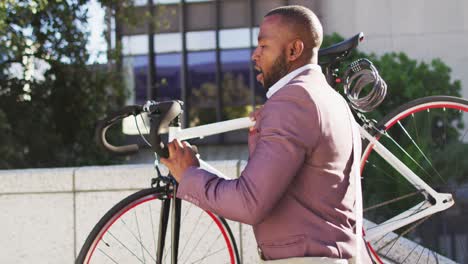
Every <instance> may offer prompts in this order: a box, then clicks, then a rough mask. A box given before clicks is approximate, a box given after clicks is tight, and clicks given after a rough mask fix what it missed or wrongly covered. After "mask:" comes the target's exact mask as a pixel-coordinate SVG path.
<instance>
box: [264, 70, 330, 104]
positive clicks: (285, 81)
mask: <svg viewBox="0 0 468 264" xmlns="http://www.w3.org/2000/svg"><path fill="white" fill-rule="evenodd" d="M305 70H315V71H318V72H322V68H320V66H319V65H318V64H306V65H304V66H302V67H300V68H297V69H295V70H294V71H292V72H290V73H288V74H286V75H285V76H284V77H283V78H281V79H279V81H277V82H276V83H275V84H273V85H272V86H271V87H270V88H269V89H268V92H267V94H266V97H267V98H270V97H271V96H273V94H275V93H276V92H277V91H278V90H279V89H281V88H283V87H284V86H285V85H286V84H288V83H289V82H290V81H291V80H292V79H294V78H295V77H296V76H297V75H299V74H300V73H302V72H303V71H305Z"/></svg>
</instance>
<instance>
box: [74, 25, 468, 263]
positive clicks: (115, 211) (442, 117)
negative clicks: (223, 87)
mask: <svg viewBox="0 0 468 264" xmlns="http://www.w3.org/2000/svg"><path fill="white" fill-rule="evenodd" d="M362 40H363V34H362V33H360V34H357V35H355V36H354V37H352V38H350V39H348V40H345V41H343V42H340V43H338V44H335V45H333V46H331V47H329V48H326V49H321V50H320V52H319V57H320V59H321V60H322V64H321V66H322V69H323V70H324V74H325V76H326V78H327V81H328V82H329V83H330V85H331V86H332V87H336V85H337V83H338V82H339V81H340V80H339V76H338V72H337V69H338V68H339V66H340V63H342V61H343V60H344V59H345V58H346V57H347V56H348V55H349V54H350V53H351V52H352V50H354V49H355V48H356V47H357V46H358V44H359V42H361V41H362ZM323 61H325V62H323ZM372 67H373V66H372V63H370V62H369V61H367V60H359V61H355V62H353V63H352V64H351V66H350V67H349V68H348V70H347V72H345V75H344V76H345V82H346V84H347V85H348V86H345V87H347V90H346V92H345V93H346V95H347V97H348V99H349V101H350V104H351V106H352V109H354V112H355V114H356V116H357V119H358V120H359V121H360V122H361V127H360V132H361V136H362V138H363V139H364V140H366V141H367V144H363V146H364V151H363V155H362V159H361V171H362V174H363V179H362V181H363V188H364V194H363V196H364V215H365V217H366V218H368V219H369V220H372V221H374V222H375V223H373V222H368V223H367V226H366V228H365V230H364V232H365V235H364V239H365V240H366V241H367V244H366V245H367V248H368V251H369V252H370V254H371V255H372V258H373V261H374V262H376V263H385V262H386V259H392V260H393V261H398V262H399V263H405V262H407V263H416V262H417V261H419V260H420V259H421V258H422V257H424V258H427V262H428V263H439V261H442V260H446V258H444V257H443V256H442V255H440V254H439V253H437V252H434V253H433V252H432V251H430V249H429V248H428V247H423V248H424V249H423V252H422V253H420V254H419V253H418V252H416V251H415V249H414V248H413V249H412V250H409V251H410V252H408V254H407V255H405V256H401V255H396V256H395V255H392V253H390V251H391V250H392V249H394V248H396V246H395V245H396V244H397V241H398V240H400V239H402V240H404V241H406V240H405V239H406V238H404V237H405V236H407V235H408V234H409V233H410V232H409V231H407V230H404V231H401V228H403V227H408V226H410V227H409V230H410V231H414V230H417V228H415V226H416V227H419V226H420V225H421V223H422V222H423V221H425V220H427V219H428V217H429V216H431V215H433V214H435V213H437V212H440V211H443V210H446V209H448V208H450V207H451V206H452V205H453V204H454V200H453V196H452V194H449V193H439V192H437V191H435V190H434V188H432V187H431V186H436V189H438V190H442V189H440V188H439V187H440V186H439V185H434V183H433V180H434V178H435V177H432V176H433V175H431V173H429V172H428V168H427V164H430V166H432V170H433V171H436V174H437V178H438V177H439V176H440V177H441V176H442V175H441V172H439V171H437V168H438V166H439V164H435V163H431V161H430V159H431V158H435V157H439V156H440V155H442V156H443V154H444V152H443V151H447V149H441V148H440V147H441V146H442V147H443V146H445V145H446V144H445V143H447V145H448V144H450V145H448V146H449V147H450V148H449V151H450V149H452V150H453V147H452V146H454V145H456V143H459V144H460V142H463V141H464V140H465V135H466V134H467V132H466V131H465V132H460V131H458V130H457V129H455V128H454V127H453V126H456V125H459V126H460V129H461V126H462V124H463V123H462V121H460V120H461V118H462V117H465V118H466V114H467V113H468V101H467V100H465V99H461V98H455V97H449V96H433V97H425V98H420V99H417V100H414V101H411V102H409V103H406V104H404V105H402V106H401V107H399V108H397V109H395V110H394V111H393V112H391V113H389V114H388V115H386V116H385V117H384V118H383V119H382V120H381V121H379V122H376V121H374V120H371V119H368V118H366V116H365V115H364V114H363V113H365V112H368V111H370V110H372V109H373V108H375V107H376V106H377V105H378V104H380V102H382V100H383V97H385V88H386V87H385V85H384V82H383V80H381V79H379V78H380V76H379V75H378V72H377V71H376V70H375V68H372ZM369 74H370V75H369ZM369 76H373V78H374V79H372V78H371V79H372V80H370V79H369ZM360 78H361V79H360ZM354 81H355V82H360V84H359V85H356V86H355V87H357V88H355V89H352V88H350V86H351V83H353V82H354ZM379 82H383V83H380V86H379V87H380V88H376V89H373V90H372V91H371V92H370V93H369V94H368V95H367V96H365V97H363V98H359V94H360V93H361V91H362V89H364V88H363V87H364V86H366V85H368V84H369V83H379ZM374 88H375V87H374ZM182 104H183V103H182V102H180V101H166V102H154V101H148V102H147V103H146V104H145V105H143V106H127V107H125V108H124V109H122V110H121V111H119V112H117V113H114V114H112V115H110V116H109V117H107V118H106V119H104V120H102V121H101V122H100V123H99V124H98V128H97V134H96V135H97V139H98V142H99V144H101V145H102V146H103V147H105V148H106V149H108V150H110V151H112V152H115V153H131V152H136V151H138V146H137V145H128V146H113V145H111V144H110V143H108V142H107V140H106V138H105V133H106V131H107V129H108V128H109V127H110V126H112V125H114V124H116V123H117V122H119V121H120V120H122V119H123V118H125V117H128V116H130V115H133V116H135V118H136V116H137V115H139V114H141V113H146V114H148V117H149V119H150V120H151V122H150V125H149V126H150V132H149V142H148V143H149V144H150V145H151V148H152V150H153V151H154V152H155V153H157V155H159V156H162V157H167V156H168V151H167V149H166V148H165V144H164V143H163V141H162V139H161V135H162V134H166V133H167V134H168V141H170V140H172V139H176V138H177V139H179V140H189V139H193V138H201V137H205V136H209V135H215V134H219V133H224V132H228V131H232V130H237V129H245V128H248V127H250V126H252V125H253V124H254V122H253V121H251V120H250V119H249V118H238V119H233V120H228V121H222V122H217V123H212V124H207V125H201V126H197V127H192V128H185V129H181V128H180V114H181V111H182ZM452 110H453V111H452ZM433 113H434V114H433ZM462 115H465V116H462ZM418 122H420V123H418ZM441 122H442V123H441ZM434 124H435V125H436V127H435V128H434V127H433V126H434ZM408 125H411V128H409V127H408ZM422 125H424V128H427V127H428V126H429V127H430V128H431V131H432V130H434V131H435V132H434V133H432V134H431V137H430V138H425V137H423V136H427V135H425V134H422V133H421V131H419V130H418V128H419V127H422ZM397 128H398V129H401V128H403V133H401V132H394V131H395V129H397ZM444 129H445V130H444ZM412 132H416V135H417V136H416V137H410V139H409V140H408V139H405V138H403V136H402V135H404V136H408V135H410V133H412ZM426 132H427V131H426ZM460 133H461V134H463V136H462V137H461V138H460V137H458V136H459V135H460ZM426 134H427V133H426ZM392 135H393V136H392ZM415 138H416V139H415ZM423 139H427V141H424V142H423V141H422V140H423ZM439 139H443V140H439ZM457 140H458V141H457ZM453 141H455V143H454V142H453ZM396 142H399V143H400V145H398V144H397V147H395V146H389V145H388V144H389V143H392V144H393V143H396ZM434 142H435V143H437V144H436V145H435V146H436V147H434V144H433V143H434ZM410 143H411V144H413V143H419V144H417V145H418V147H409V145H408V144H410ZM423 143H424V145H423ZM461 145H463V144H461ZM426 150H431V151H434V153H435V154H438V155H439V156H434V155H435V154H434V153H431V154H422V155H421V154H420V153H424V151H426ZM466 153H467V152H466V151H464V150H463V149H462V151H461V152H460V154H458V157H459V158H461V159H462V161H463V156H462V155H466ZM396 155H398V156H399V157H397V156H396ZM378 159H383V160H385V161H386V162H387V163H386V164H387V165H385V167H384V169H382V168H380V163H381V162H380V161H379V160H378ZM419 159H422V160H423V161H424V164H423V165H421V164H420V163H418V162H417V160H419ZM436 161H437V162H439V163H440V160H438V159H436ZM414 164H416V165H414ZM445 164H447V163H442V165H445ZM200 165H201V167H202V168H204V169H207V170H209V171H211V172H213V173H215V174H217V175H218V176H221V177H225V176H224V175H223V174H222V173H221V172H219V171H217V170H216V169H215V168H213V167H211V166H210V165H209V164H208V163H206V162H204V161H203V160H201V159H200ZM458 165H459V166H460V163H458ZM436 167H437V168H436ZM155 168H156V171H157V173H158V177H156V178H154V179H153V180H152V183H151V188H149V189H144V190H141V191H139V192H137V193H135V194H132V195H130V196H129V197H127V198H125V199H124V200H122V201H121V202H119V203H118V204H117V205H115V206H114V207H113V208H112V209H111V210H110V211H108V212H107V213H106V214H105V215H104V216H103V217H102V218H101V220H100V221H99V222H98V224H97V225H96V226H95V227H94V228H93V230H92V231H91V233H90V234H89V236H88V238H87V239H86V241H85V243H84V245H83V247H82V249H81V251H80V253H79V255H78V258H77V261H76V263H108V262H109V263H134V262H137V263H138V262H141V263H146V261H149V262H151V263H169V262H170V263H186V262H187V261H188V260H190V262H189V263H232V264H233V263H240V257H239V254H238V250H237V245H236V241H235V239H234V237H233V233H232V232H231V230H230V228H229V226H228V224H227V222H226V220H224V219H223V218H221V217H219V216H216V215H214V214H212V213H210V212H205V211H203V210H201V209H198V208H197V207H196V206H193V205H192V204H190V203H187V204H186V205H184V206H182V202H181V201H180V200H179V199H177V198H175V192H176V191H177V184H176V183H175V182H174V181H173V179H171V178H170V177H167V176H162V175H161V173H160V171H159V169H158V166H157V162H156V166H155ZM372 169H377V170H379V173H377V174H375V173H371V172H370V171H371V170H372ZM391 170H395V171H396V173H393V174H396V175H397V176H398V179H406V181H405V182H406V183H408V184H409V185H410V186H411V187H412V189H413V191H412V192H411V193H410V194H402V193H397V195H398V197H397V198H388V197H387V196H386V193H385V192H381V193H380V192H378V193H375V192H374V190H373V189H372V188H373V187H375V182H373V181H375V180H376V175H377V176H378V175H379V174H380V175H383V176H388V175H390V174H392V172H391ZM433 171H432V173H434V172H433ZM464 172H465V170H463V173H464ZM445 173H446V172H445ZM449 173H452V171H449ZM442 174H444V172H443V173H442ZM427 176H429V177H427ZM462 176H463V175H462ZM423 178H428V179H425V181H423V180H422V179H423ZM452 179H453V177H452ZM456 179H458V178H456ZM378 181H379V180H377V183H378ZM393 181H394V182H395V179H393ZM396 182H397V183H398V184H401V183H402V182H403V181H401V180H396ZM426 182H430V183H429V184H428V183H426ZM368 187H369V188H368ZM416 197H418V198H422V201H419V202H417V203H416V205H415V206H411V207H410V208H403V205H401V204H402V203H403V201H404V200H405V199H411V202H413V203H414V199H415V198H416ZM384 198H385V199H387V201H378V200H379V199H384ZM394 203H397V204H398V206H400V207H398V206H396V207H395V208H396V209H395V210H388V209H389V208H390V209H391V208H392V206H393V204H394ZM184 204H185V203H184ZM404 205H405V206H407V203H406V204H404ZM378 209H383V210H385V212H384V213H380V212H379V213H372V212H373V211H374V210H378ZM402 210H404V211H402ZM191 211H196V212H195V213H191ZM395 211H397V212H398V213H397V214H396V215H395V214H394V213H395ZM158 212H159V213H160V214H159V215H157V217H156V216H155V214H156V213H158ZM188 218H192V219H191V220H187V219H188ZM156 219H158V221H159V222H155V220H156ZM184 221H192V224H190V225H184ZM155 223H159V224H158V225H157V226H156V224H155ZM169 223H170V229H168V227H169V226H168V225H169ZM193 223H194V224H193ZM143 225H144V226H145V228H143ZM156 229H157V230H156ZM142 231H143V232H142ZM395 232H396V233H395ZM411 238H413V239H414V236H413V237H411ZM192 242H193V243H195V245H194V247H192V248H188V247H189V246H190V247H191V246H192V244H191V243H192ZM426 250H427V252H428V253H427V256H426V253H425V252H426ZM415 252H416V253H415ZM423 255H424V256H423ZM415 260H416V261H415Z"/></svg>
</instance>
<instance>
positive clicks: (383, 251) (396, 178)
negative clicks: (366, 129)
mask: <svg viewBox="0 0 468 264" xmlns="http://www.w3.org/2000/svg"><path fill="white" fill-rule="evenodd" d="M467 122H468V101H467V100H465V99H461V98H455V97H449V96H431V97H425V98H421V99H417V100H414V101H411V102H409V103H407V104H404V105H402V106H401V107H399V108H397V109H396V110H395V111H393V112H392V113H390V114H388V115H387V116H386V117H384V119H383V120H382V121H380V122H379V123H378V124H377V125H376V127H377V128H378V129H380V130H381V132H383V133H376V136H375V137H376V138H377V139H378V140H379V142H380V143H381V144H382V145H384V146H385V147H386V148H387V149H388V150H390V151H391V152H392V153H393V154H394V155H395V156H396V157H397V158H398V159H400V161H402V162H403V163H404V164H405V165H406V166H408V167H409V168H410V169H411V170H412V171H413V172H415V173H416V175H418V176H419V177H420V178H421V179H422V180H424V181H425V182H426V183H427V184H428V185H429V186H431V187H432V188H434V190H436V191H438V192H440V193H450V194H452V197H453V199H454V200H455V205H454V206H452V207H450V208H449V209H447V210H445V211H442V212H440V213H436V214H433V215H431V216H428V217H424V218H422V219H420V220H418V221H416V222H413V223H411V224H408V225H406V226H404V227H401V228H399V229H398V230H395V231H393V232H391V233H387V234H385V235H380V236H378V237H370V236H367V234H369V233H372V231H373V230H374V231H375V230H376V228H377V227H379V226H383V225H386V224H389V221H387V220H388V219H390V218H392V217H393V216H395V215H398V214H399V213H401V212H403V211H406V210H411V211H409V214H408V217H409V216H411V215H414V214H416V213H418V212H420V211H421V210H423V208H425V207H426V206H428V205H430V204H431V203H433V200H431V197H429V196H427V195H426V194H425V193H424V192H421V191H418V190H417V189H416V188H415V187H414V186H413V185H411V184H410V183H409V182H408V181H407V180H406V179H405V178H403V177H402V176H401V175H400V174H399V173H398V172H397V171H396V170H395V169H394V168H393V167H391V166H390V165H389V164H388V162H386V161H385V160H383V159H382V157H381V156H379V155H378V154H377V153H376V151H375V150H374V148H373V145H372V144H368V145H367V146H366V148H365V149H364V151H363V157H362V161H361V170H362V176H363V201H364V218H365V219H366V220H369V221H370V222H367V223H366V240H367V241H368V245H369V249H370V250H371V251H372V252H373V255H374V257H375V260H376V262H378V263H386V262H387V260H390V261H391V263H419V262H421V263H454V262H451V260H450V259H452V260H458V261H460V262H462V261H463V258H464V256H465V255H464V254H466V253H465V252H466V251H467V247H466V234H468V230H467V229H466V228H462V226H466V224H465V223H466V222H467V221H468V217H467V216H466V213H465V215H464V214H463V207H462V206H460V205H461V204H462V203H460V199H459V198H460V196H461V195H463V194H464V193H465V194H466V190H467V189H468V188H467V187H468V162H466V161H467V160H468V135H467V133H468V129H467V126H466V123H467ZM385 221H387V222H385ZM390 222H391V221H390ZM462 223H463V224H462ZM393 224H394V223H393ZM374 233H376V232H374ZM460 235H464V236H460ZM460 237H462V238H463V237H464V239H460ZM369 240H370V241H369ZM377 255H378V256H377ZM465 261H466V259H465Z"/></svg>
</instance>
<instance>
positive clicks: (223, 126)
mask: <svg viewBox="0 0 468 264" xmlns="http://www.w3.org/2000/svg"><path fill="white" fill-rule="evenodd" d="M254 124H255V122H254V121H252V120H250V119H249V118H247V117H245V118H238V119H232V120H228V121H222V122H216V123H211V124H207V125H201V126H197V127H191V128H185V129H181V128H180V127H169V141H172V140H173V139H178V140H187V139H193V138H203V137H205V136H210V135H215V134H220V133H224V132H229V131H233V130H238V129H245V128H248V127H251V126H253V125H254ZM359 131H360V134H361V137H362V138H364V139H367V140H368V141H369V142H370V143H369V144H370V145H369V146H371V147H373V149H374V150H375V151H376V153H377V154H378V155H380V156H381V157H382V158H383V159H384V160H386V161H387V162H388V163H389V164H390V165H391V166H392V167H393V168H395V169H396V170H397V171H398V172H399V173H400V174H401V176H403V177H404V178H405V179H406V180H407V181H408V182H410V183H411V184H412V185H413V186H414V187H415V188H416V189H417V190H420V191H422V193H423V194H425V195H429V196H430V197H431V198H433V199H432V200H431V203H428V202H427V201H423V202H421V203H419V204H417V205H416V206H414V207H412V208H410V209H408V210H406V211H404V212H402V213H400V214H398V215H396V216H394V217H392V218H390V219H388V220H387V221H385V222H383V223H381V224H379V225H377V226H376V227H373V228H372V229H371V230H368V231H367V232H366V235H365V238H366V240H367V241H371V240H373V239H375V238H377V237H380V236H382V235H385V234H387V233H390V232H392V231H395V230H397V229H398V228H400V227H402V226H405V225H407V224H409V223H413V222H415V221H417V220H419V219H422V218H424V217H426V216H429V215H432V214H434V213H437V212H440V211H443V210H446V209H448V208H449V207H451V206H452V205H453V204H454V203H455V202H454V200H453V199H452V195H451V194H448V193H438V192H436V191H435V190H434V189H433V188H431V187H430V186H429V185H428V184H426V183H425V182H424V181H423V180H422V179H421V178H420V177H418V175H416V174H415V173H414V172H413V171H412V170H411V169H410V168H408V167H407V166H406V165H405V164H404V163H403V162H401V161H400V160H399V159H398V158H397V157H396V156H395V155H393V154H392V153H391V152H390V151H389V150H388V149H387V148H385V147H384V146H383V145H382V144H380V143H379V141H378V139H377V138H376V137H375V136H372V135H371V134H370V133H369V132H368V131H366V129H364V128H363V127H361V126H360V127H359ZM362 158H364V156H363V157H362ZM199 161H200V166H201V167H202V168H203V169H205V170H207V171H209V172H212V173H214V174H216V175H218V176H219V177H222V178H225V179H230V178H229V177H227V176H226V175H224V174H223V173H222V172H220V171H218V170H217V169H215V168H214V167H212V166H211V165H209V164H208V163H207V162H205V161H203V160H202V159H201V158H200V157H199ZM361 161H362V160H361ZM432 201H434V202H432ZM415 209H418V210H420V211H419V212H418V213H414V210H415Z"/></svg>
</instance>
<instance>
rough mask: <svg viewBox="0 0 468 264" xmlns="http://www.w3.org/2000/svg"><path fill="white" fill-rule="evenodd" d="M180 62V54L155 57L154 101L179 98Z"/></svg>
mask: <svg viewBox="0 0 468 264" xmlns="http://www.w3.org/2000/svg"><path fill="white" fill-rule="evenodd" d="M180 62H181V54H180V53H172V54H158V55H156V74H157V84H156V85H157V89H158V90H157V91H158V96H157V98H156V100H170V99H180V98H181V88H180Z"/></svg>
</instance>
